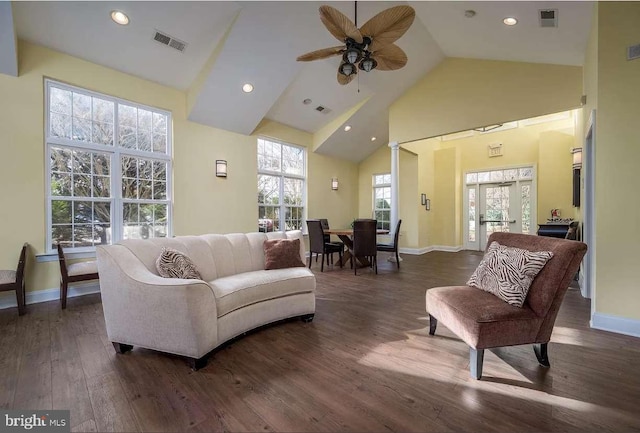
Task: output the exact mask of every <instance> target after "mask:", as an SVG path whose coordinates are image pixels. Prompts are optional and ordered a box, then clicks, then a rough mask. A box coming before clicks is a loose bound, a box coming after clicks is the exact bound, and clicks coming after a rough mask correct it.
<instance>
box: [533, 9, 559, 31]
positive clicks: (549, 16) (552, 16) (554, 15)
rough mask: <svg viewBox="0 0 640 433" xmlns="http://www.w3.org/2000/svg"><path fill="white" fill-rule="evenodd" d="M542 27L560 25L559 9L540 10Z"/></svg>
mask: <svg viewBox="0 0 640 433" xmlns="http://www.w3.org/2000/svg"><path fill="white" fill-rule="evenodd" d="M538 13H539V17H540V27H558V10H557V9H541V10H539V11H538Z"/></svg>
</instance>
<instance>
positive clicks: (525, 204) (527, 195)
mask: <svg viewBox="0 0 640 433" xmlns="http://www.w3.org/2000/svg"><path fill="white" fill-rule="evenodd" d="M522 233H524V234H527V235H528V234H531V185H522Z"/></svg>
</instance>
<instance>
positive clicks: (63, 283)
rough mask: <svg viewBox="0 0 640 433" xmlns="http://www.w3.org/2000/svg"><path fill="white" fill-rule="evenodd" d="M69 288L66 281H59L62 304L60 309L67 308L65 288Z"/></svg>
mask: <svg viewBox="0 0 640 433" xmlns="http://www.w3.org/2000/svg"><path fill="white" fill-rule="evenodd" d="M68 289H69V283H67V282H66V281H61V282H60V302H61V304H62V309H63V310H64V309H65V308H67V290H68Z"/></svg>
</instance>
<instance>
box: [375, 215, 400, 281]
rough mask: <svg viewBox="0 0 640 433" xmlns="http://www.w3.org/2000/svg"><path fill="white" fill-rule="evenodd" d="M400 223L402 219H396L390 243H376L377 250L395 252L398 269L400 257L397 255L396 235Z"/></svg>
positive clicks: (398, 233) (398, 234)
mask: <svg viewBox="0 0 640 433" xmlns="http://www.w3.org/2000/svg"><path fill="white" fill-rule="evenodd" d="M400 224H402V220H398V224H396V230H395V232H394V233H393V243H392V244H377V245H376V248H377V249H378V251H384V252H388V253H396V265H397V266H398V269H400V257H399V256H398V236H400Z"/></svg>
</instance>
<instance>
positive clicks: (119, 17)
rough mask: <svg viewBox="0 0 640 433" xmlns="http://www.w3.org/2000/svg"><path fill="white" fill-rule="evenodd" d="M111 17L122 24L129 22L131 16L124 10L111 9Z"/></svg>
mask: <svg viewBox="0 0 640 433" xmlns="http://www.w3.org/2000/svg"><path fill="white" fill-rule="evenodd" d="M111 19H112V20H113V21H114V22H115V23H116V24H120V25H121V26H126V25H127V24H129V17H128V16H127V15H126V14H125V13H124V12H122V11H111Z"/></svg>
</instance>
